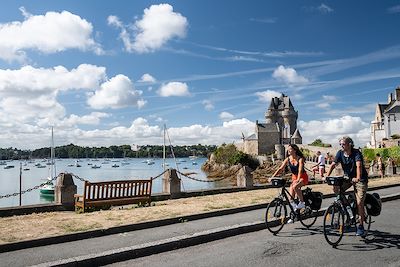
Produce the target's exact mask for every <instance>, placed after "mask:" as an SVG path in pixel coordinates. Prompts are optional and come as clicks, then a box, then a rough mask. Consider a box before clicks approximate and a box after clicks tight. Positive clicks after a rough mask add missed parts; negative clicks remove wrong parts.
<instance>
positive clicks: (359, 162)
mask: <svg viewBox="0 0 400 267" xmlns="http://www.w3.org/2000/svg"><path fill="white" fill-rule="evenodd" d="M339 144H340V146H341V150H339V151H338V152H337V154H336V157H335V160H334V162H332V165H331V166H330V168H329V170H328V174H327V176H330V175H331V173H332V171H333V170H334V169H335V167H336V165H338V164H339V163H340V164H341V166H342V169H343V172H344V175H345V176H348V177H349V179H350V180H347V181H345V182H344V184H343V185H342V190H343V191H346V190H347V189H349V188H350V187H351V186H352V184H353V187H354V193H355V195H356V200H357V210H358V214H359V215H360V224H359V225H358V227H357V232H356V235H357V236H364V218H365V214H364V201H365V196H366V194H367V189H368V173H367V170H366V169H365V165H364V159H363V156H362V154H361V152H360V150H358V149H355V148H354V143H353V140H352V139H351V138H350V137H348V136H344V137H342V138H341V139H340V140H339ZM333 191H334V192H335V193H336V194H337V193H339V187H338V186H334V187H333Z"/></svg>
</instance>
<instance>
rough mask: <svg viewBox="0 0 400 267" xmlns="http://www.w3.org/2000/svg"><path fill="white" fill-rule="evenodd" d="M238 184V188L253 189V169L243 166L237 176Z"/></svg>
mask: <svg viewBox="0 0 400 267" xmlns="http://www.w3.org/2000/svg"><path fill="white" fill-rule="evenodd" d="M236 183H237V186H238V187H246V188H253V186H254V185H253V174H251V169H250V168H249V167H247V166H243V167H242V168H241V169H240V170H239V172H238V174H237V175H236Z"/></svg>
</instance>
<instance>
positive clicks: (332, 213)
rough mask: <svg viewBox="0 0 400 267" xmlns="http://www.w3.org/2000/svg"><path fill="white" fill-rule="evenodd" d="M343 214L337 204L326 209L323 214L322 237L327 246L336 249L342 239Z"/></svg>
mask: <svg viewBox="0 0 400 267" xmlns="http://www.w3.org/2000/svg"><path fill="white" fill-rule="evenodd" d="M344 216H345V214H344V212H343V211H342V209H341V208H340V206H339V205H337V204H332V205H330V206H329V207H328V209H327V210H326V211H325V214H324V237H325V239H326V241H327V242H328V244H329V245H331V246H333V247H336V246H337V244H339V242H340V240H341V239H342V237H343V230H344V218H345V217H344Z"/></svg>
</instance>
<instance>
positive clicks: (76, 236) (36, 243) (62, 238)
mask: <svg viewBox="0 0 400 267" xmlns="http://www.w3.org/2000/svg"><path fill="white" fill-rule="evenodd" d="M396 186H400V184H394V185H384V186H378V187H373V188H368V191H372V190H380V189H385V188H391V187H396ZM349 192H351V191H349ZM331 197H334V194H333V193H332V194H325V195H324V196H323V198H331ZM267 206H268V203H262V204H257V205H251V206H244V207H239V208H231V209H224V210H217V211H211V212H206V213H199V214H192V215H187V216H182V217H176V218H169V219H162V220H156V221H149V222H143V223H136V224H129V225H123V226H116V227H110V228H106V229H98V230H92V231H87V232H80V233H73V234H66V235H59V236H53V237H46V238H40V239H33V240H26V241H20V242H15V243H8V244H3V245H0V253H3V252H9V251H15V250H20V249H25V248H32V247H40V246H47V245H53V244H59V243H65V242H72V241H78V240H82V239H88V238H95V237H101V236H107V235H113V234H119V233H124V232H131V231H136V230H143V229H149V228H155V227H161V226H166V225H171V224H176V223H182V222H185V221H195V220H200V219H206V218H211V217H217V216H224V215H230V214H235V213H240V212H245V211H252V210H257V209H265V208H267Z"/></svg>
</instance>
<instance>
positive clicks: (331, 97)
mask: <svg viewBox="0 0 400 267" xmlns="http://www.w3.org/2000/svg"><path fill="white" fill-rule="evenodd" d="M322 98H323V99H324V100H326V101H331V102H334V101H336V100H337V97H336V96H334V95H323V96H322Z"/></svg>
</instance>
